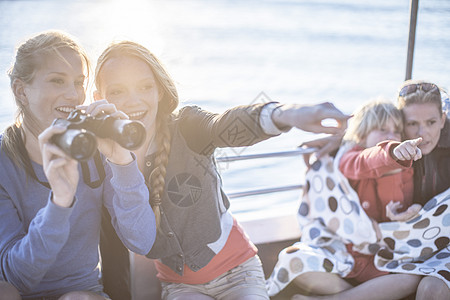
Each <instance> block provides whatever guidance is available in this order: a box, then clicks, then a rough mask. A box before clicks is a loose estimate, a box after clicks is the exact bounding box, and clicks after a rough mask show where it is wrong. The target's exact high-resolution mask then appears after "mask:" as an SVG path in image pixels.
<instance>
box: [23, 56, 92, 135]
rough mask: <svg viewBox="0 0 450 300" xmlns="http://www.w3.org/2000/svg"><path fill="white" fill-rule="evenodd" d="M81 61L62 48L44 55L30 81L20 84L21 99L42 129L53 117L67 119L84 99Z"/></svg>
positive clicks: (83, 77)
mask: <svg viewBox="0 0 450 300" xmlns="http://www.w3.org/2000/svg"><path fill="white" fill-rule="evenodd" d="M84 69H85V68H84V65H83V62H82V60H81V58H80V56H79V54H77V53H76V52H75V51H73V50H71V49H69V48H61V49H59V50H58V55H56V54H55V53H53V54H48V55H43V56H42V57H41V62H40V67H39V68H38V69H37V70H36V72H35V74H34V77H33V80H32V81H31V82H30V83H29V84H25V83H24V84H23V101H24V102H25V106H26V107H27V110H28V111H29V112H30V114H32V116H33V118H34V119H35V121H36V122H37V123H38V124H36V125H38V126H40V127H41V129H45V128H47V127H48V126H50V125H51V123H52V122H53V120H54V119H55V118H67V116H68V114H69V112H70V111H72V110H73V109H74V108H75V106H76V105H79V104H82V103H83V102H84V99H85V96H86V93H85V88H84V82H85V74H84Z"/></svg>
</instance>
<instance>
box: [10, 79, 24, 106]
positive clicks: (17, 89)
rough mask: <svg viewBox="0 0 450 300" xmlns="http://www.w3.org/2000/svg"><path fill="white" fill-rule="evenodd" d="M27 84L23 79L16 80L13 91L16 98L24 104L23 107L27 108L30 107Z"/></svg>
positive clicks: (12, 86)
mask: <svg viewBox="0 0 450 300" xmlns="http://www.w3.org/2000/svg"><path fill="white" fill-rule="evenodd" d="M25 87H26V84H25V82H23V81H22V80H21V79H18V78H16V79H14V81H13V83H12V85H11V89H12V91H13V93H14V97H15V98H16V99H17V100H18V101H19V102H20V103H22V105H24V106H26V105H28V98H27V95H26V92H25Z"/></svg>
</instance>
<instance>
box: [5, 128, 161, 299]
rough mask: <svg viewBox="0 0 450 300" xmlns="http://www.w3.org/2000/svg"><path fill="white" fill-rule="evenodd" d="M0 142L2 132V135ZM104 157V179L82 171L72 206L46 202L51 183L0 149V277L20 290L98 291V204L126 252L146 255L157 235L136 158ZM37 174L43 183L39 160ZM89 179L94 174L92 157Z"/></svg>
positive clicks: (36, 294)
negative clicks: (93, 185) (87, 181)
mask: <svg viewBox="0 0 450 300" xmlns="http://www.w3.org/2000/svg"><path fill="white" fill-rule="evenodd" d="M0 141H1V136H0ZM102 159H103V167H104V169H105V172H106V178H105V180H104V181H103V183H102V184H101V185H100V186H99V187H97V188H91V187H89V186H87V185H86V184H85V183H84V180H83V176H81V174H82V172H81V168H80V181H79V184H78V188H77V192H76V195H75V200H74V203H73V205H72V207H69V208H64V207H60V206H57V205H55V204H54V203H53V202H52V201H51V190H50V189H48V188H47V187H45V186H44V185H42V184H40V183H39V182H37V181H36V180H34V179H32V178H31V177H30V176H27V175H26V173H25V170H24V169H23V168H21V167H18V166H17V165H15V164H14V163H13V162H12V161H11V160H10V158H9V157H8V156H7V155H6V154H5V153H4V152H3V151H1V150H0V264H1V273H0V280H4V281H8V282H9V283H11V284H13V285H14V286H15V287H16V288H17V289H18V290H19V291H20V293H21V295H22V296H25V297H24V298H25V299H26V298H27V297H39V296H53V295H61V294H64V293H66V292H69V291H74V290H102V286H101V281H100V279H101V273H100V264H99V261H100V260H99V251H98V244H99V237H100V223H101V212H102V205H105V206H106V207H107V209H108V211H109V213H110V215H111V218H112V223H113V226H114V228H115V229H116V232H117V233H118V236H119V237H120V239H121V240H122V241H123V243H124V244H125V246H127V247H128V248H129V249H130V250H131V251H134V252H136V253H139V254H146V253H148V252H149V251H150V249H151V247H152V245H153V243H154V240H155V235H156V230H155V217H154V214H153V211H152V209H151V207H150V205H149V201H148V199H149V195H148V190H147V187H146V185H145V181H144V178H143V176H142V174H141V173H140V172H139V169H138V167H137V163H136V159H134V161H133V162H132V163H130V164H129V165H126V166H119V165H115V164H113V163H111V162H109V161H107V160H106V159H104V158H103V157H102ZM32 165H33V168H34V171H35V173H36V176H37V178H38V179H39V180H40V181H41V182H47V179H46V177H45V174H44V171H43V168H42V166H41V165H39V164H36V163H34V162H32ZM89 169H90V173H91V177H93V178H91V179H93V180H95V176H97V178H98V174H97V172H96V168H95V165H94V163H93V161H90V162H89Z"/></svg>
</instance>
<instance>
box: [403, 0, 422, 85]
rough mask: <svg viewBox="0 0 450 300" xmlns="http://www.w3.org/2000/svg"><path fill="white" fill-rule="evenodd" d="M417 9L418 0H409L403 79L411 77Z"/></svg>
mask: <svg viewBox="0 0 450 300" xmlns="http://www.w3.org/2000/svg"><path fill="white" fill-rule="evenodd" d="M418 9H419V0H411V4H410V8H409V13H410V18H409V38H408V56H407V58H406V75H405V80H408V79H411V78H412V67H413V59H414V43H415V40H416V24H417V11H418Z"/></svg>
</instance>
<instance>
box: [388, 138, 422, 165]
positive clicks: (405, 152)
mask: <svg viewBox="0 0 450 300" xmlns="http://www.w3.org/2000/svg"><path fill="white" fill-rule="evenodd" d="M421 142H422V138H421V137H420V138H417V139H414V140H406V141H404V142H402V143H401V144H400V145H398V146H397V147H395V148H394V151H392V153H393V155H394V158H395V159H396V160H415V161H416V160H418V159H421V158H422V151H420V149H419V147H417V145H419V144H420V143H421Z"/></svg>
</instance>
